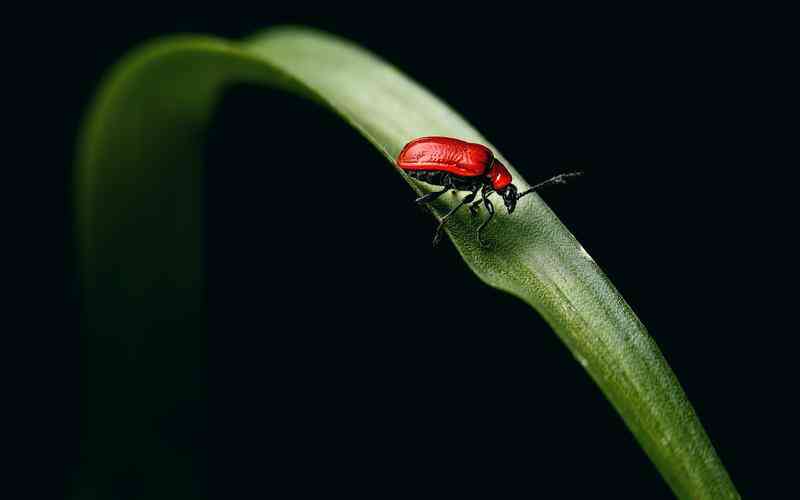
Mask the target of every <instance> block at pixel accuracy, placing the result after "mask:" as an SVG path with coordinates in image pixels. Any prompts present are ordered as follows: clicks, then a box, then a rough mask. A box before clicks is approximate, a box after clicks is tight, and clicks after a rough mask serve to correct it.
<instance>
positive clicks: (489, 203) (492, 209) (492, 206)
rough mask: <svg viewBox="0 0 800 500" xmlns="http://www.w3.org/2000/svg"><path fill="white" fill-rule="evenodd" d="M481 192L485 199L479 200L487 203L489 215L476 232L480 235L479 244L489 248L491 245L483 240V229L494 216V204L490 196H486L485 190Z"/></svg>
mask: <svg viewBox="0 0 800 500" xmlns="http://www.w3.org/2000/svg"><path fill="white" fill-rule="evenodd" d="M481 194H482V196H481V198H483V199H482V200H478V201H482V202H483V204H484V205H486V211H487V212H489V217H487V218H486V220H485V221H483V223H482V224H481V225H480V226H478V230H477V231H476V234H477V236H478V244H480V246H481V247H482V248H487V247H488V246H489V245H488V244H487V243H486V242H485V241H483V238H481V231H483V228H485V227H486V225H487V224H489V221H490V220H492V217H494V205H492V202H491V200H489V197H488V196H486V193H485V192H484V193H481Z"/></svg>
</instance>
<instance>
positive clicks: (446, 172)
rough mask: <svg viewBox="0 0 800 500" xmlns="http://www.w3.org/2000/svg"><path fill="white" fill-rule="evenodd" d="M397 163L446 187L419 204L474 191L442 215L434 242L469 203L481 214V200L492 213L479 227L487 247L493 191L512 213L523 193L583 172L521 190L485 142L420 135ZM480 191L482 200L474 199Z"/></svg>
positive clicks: (492, 209) (479, 238)
mask: <svg viewBox="0 0 800 500" xmlns="http://www.w3.org/2000/svg"><path fill="white" fill-rule="evenodd" d="M397 166H398V167H400V168H401V169H402V170H403V171H404V172H405V173H406V174H408V175H410V176H411V177H413V178H415V179H418V180H421V181H423V182H426V183H428V184H433V185H436V186H442V187H443V188H444V189H442V190H441V191H434V192H432V193H428V194H426V195H424V196H421V197H420V198H417V200H416V203H418V204H425V203H430V202H432V201H434V200H435V199H437V198H439V197H440V196H441V195H443V194H444V193H446V192H447V191H450V190H454V191H470V194H469V195H467V196H466V197H464V199H463V200H461V203H459V204H458V205H457V206H456V207H455V208H454V209H452V210H450V211H449V212H448V213H447V214H445V216H444V217H442V220H441V221H440V222H439V225H438V227H437V228H436V234H434V237H433V244H434V245H436V243H438V241H439V239H440V237H441V233H442V229H443V228H444V225H445V224H446V223H447V221H448V219H449V218H450V216H452V215H453V214H454V213H455V212H456V211H457V210H458V209H459V208H461V207H463V206H464V205H466V204H468V203H471V205H470V206H469V210H470V213H471V214H472V215H477V214H478V207H479V205H480V204H481V202H483V205H484V206H485V207H486V211H487V212H488V213H489V217H488V218H487V219H486V220H485V221H483V222H482V223H481V225H480V226H478V230H477V237H478V242H479V243H480V244H481V246H486V245H485V244H484V241H483V239H482V238H481V231H482V230H483V228H485V227H486V225H487V224H488V223H489V221H490V220H492V217H494V205H493V204H492V202H491V200H490V199H489V197H490V196H491V195H492V194H494V193H497V194H498V195H499V196H500V197H502V198H503V202H504V203H505V206H506V210H507V211H508V213H509V214H510V213H512V212H514V209H515V208H516V206H517V200H519V199H520V198H522V197H523V196H525V195H528V194H530V193H533V192H535V191H538V190H539V189H541V188H543V187H545V186H549V185H552V184H563V183H565V182H566V179H567V178H569V177H574V176H577V175H581V172H574V173H567V174H560V175H557V176H555V177H553V178H551V179H548V180H546V181H544V182H540V183H539V184H536V185H535V186H533V187H532V188H530V189H528V190H527V191H524V192H522V193H517V187H516V186H515V185H514V184H513V183H512V177H511V173H510V172H509V171H508V169H507V168H506V167H505V165H503V164H502V163H501V162H500V160H498V159H497V158H495V157H494V153H493V152H492V150H491V149H489V148H487V147H486V146H484V145H482V144H475V143H471V142H466V141H462V140H461V139H454V138H452V137H438V136H432V137H420V138H418V139H414V140H413V141H411V142H409V143H408V144H406V145H405V146H404V147H403V150H402V151H400V154H399V155H398V157H397ZM479 190H480V191H481V199H480V200H478V201H474V200H475V197H476V196H477V194H478V191H479Z"/></svg>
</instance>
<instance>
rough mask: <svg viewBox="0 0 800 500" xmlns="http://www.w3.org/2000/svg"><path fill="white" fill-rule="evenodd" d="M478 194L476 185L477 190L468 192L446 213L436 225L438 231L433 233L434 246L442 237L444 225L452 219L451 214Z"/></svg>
mask: <svg viewBox="0 0 800 500" xmlns="http://www.w3.org/2000/svg"><path fill="white" fill-rule="evenodd" d="M477 194H478V188H477V187H476V188H475V190H474V191H473V192H471V193H470V194H468V195H467V196H465V197H464V199H463V200H461V202H460V203H459V204H458V205H456V207H455V208H454V209H452V210H450V211H449V212H447V213H446V214H445V216H444V217H442V220H441V221H440V222H439V225H438V226H437V227H436V233H434V235H433V246H436V244H437V243H439V239H440V238H441V237H442V229H443V228H444V225H445V224H447V221H448V219H450V216H451V215H453V214H454V213H456V212H457V211H458V209H459V208H461V207H463V206H464V205H466V204H467V203H471V202H472V200H474V199H475V196H476V195H477Z"/></svg>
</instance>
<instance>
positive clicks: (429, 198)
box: [414, 186, 451, 205]
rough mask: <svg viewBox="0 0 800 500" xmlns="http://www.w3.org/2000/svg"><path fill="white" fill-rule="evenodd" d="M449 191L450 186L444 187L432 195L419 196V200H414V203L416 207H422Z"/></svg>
mask: <svg viewBox="0 0 800 500" xmlns="http://www.w3.org/2000/svg"><path fill="white" fill-rule="evenodd" d="M450 189H451V188H450V186H445V188H444V189H442V190H441V191H434V192H432V193H428V194H426V195H423V196H420V197H419V198H417V199H416V200H414V203H416V204H417V205H424V204H426V203H430V202H432V201H433V200H435V199H436V198H438V197H440V196H441V195H443V194H445V193H446V192H448V191H450Z"/></svg>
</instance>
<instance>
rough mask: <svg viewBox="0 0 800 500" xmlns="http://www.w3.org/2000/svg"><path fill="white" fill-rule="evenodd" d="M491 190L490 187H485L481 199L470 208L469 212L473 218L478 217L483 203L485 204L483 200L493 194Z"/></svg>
mask: <svg viewBox="0 0 800 500" xmlns="http://www.w3.org/2000/svg"><path fill="white" fill-rule="evenodd" d="M491 189H492V188H490V187H489V186H483V191H481V199H480V200H475V201H474V202H473V203H472V205H470V206H469V212H470V214H472V216H473V217H474V216H476V215H478V207H479V206H480V204H481V203H483V202H484V201H483V199H484V198H486V196H488V195H490V194H492V191H491Z"/></svg>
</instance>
